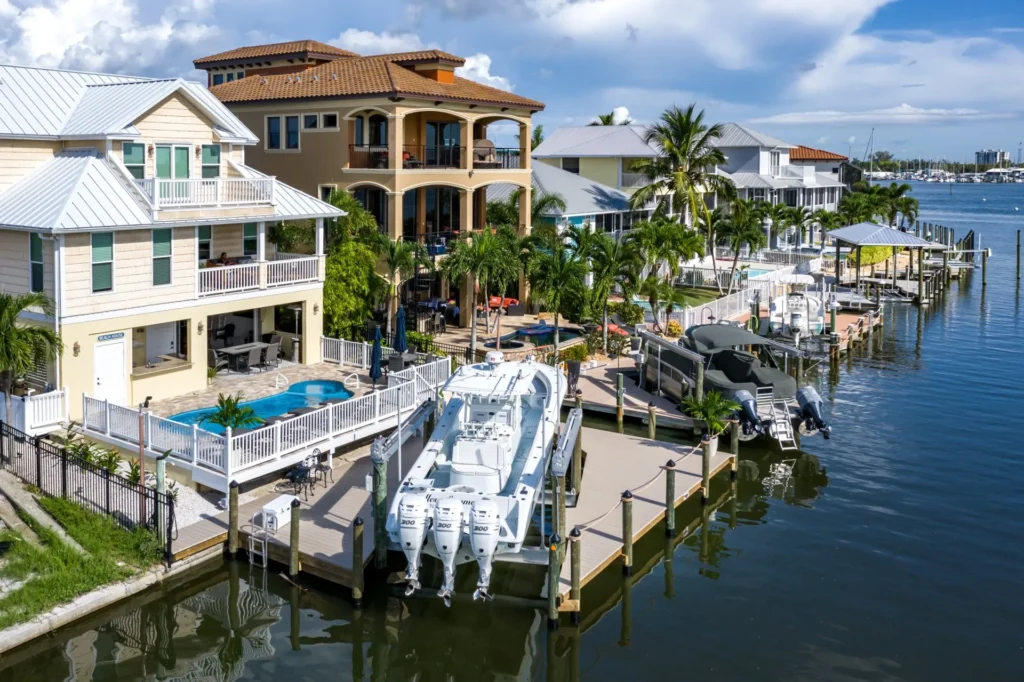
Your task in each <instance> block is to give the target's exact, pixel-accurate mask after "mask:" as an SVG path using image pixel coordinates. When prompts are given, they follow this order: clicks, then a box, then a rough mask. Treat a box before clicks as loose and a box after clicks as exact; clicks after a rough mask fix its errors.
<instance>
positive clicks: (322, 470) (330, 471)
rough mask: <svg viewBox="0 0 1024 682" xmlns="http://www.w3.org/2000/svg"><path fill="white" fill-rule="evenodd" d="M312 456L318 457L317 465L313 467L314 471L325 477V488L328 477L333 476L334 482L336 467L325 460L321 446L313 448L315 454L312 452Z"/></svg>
mask: <svg viewBox="0 0 1024 682" xmlns="http://www.w3.org/2000/svg"><path fill="white" fill-rule="evenodd" d="M311 457H315V458H316V466H315V467H313V473H314V474H316V475H317V476H318V477H320V478H321V479H323V482H324V488H326V487H327V477H328V476H330V477H331V483H334V468H333V467H331V465H330V464H328V463H327V462H326V461H324V459H323V453H322V452H320V449H319V448H315V449H314V450H313V454H312V456H311Z"/></svg>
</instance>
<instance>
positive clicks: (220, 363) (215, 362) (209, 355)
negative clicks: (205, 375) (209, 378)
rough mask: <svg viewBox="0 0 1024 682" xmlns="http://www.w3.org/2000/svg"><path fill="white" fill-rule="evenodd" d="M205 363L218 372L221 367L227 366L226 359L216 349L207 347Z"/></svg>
mask: <svg viewBox="0 0 1024 682" xmlns="http://www.w3.org/2000/svg"><path fill="white" fill-rule="evenodd" d="M206 364H207V366H209V367H210V368H211V369H212V370H213V371H214V372H219V371H220V370H222V369H224V368H225V367H227V366H228V359H227V358H225V357H221V356H220V355H218V354H217V351H215V350H214V349H212V348H207V349H206Z"/></svg>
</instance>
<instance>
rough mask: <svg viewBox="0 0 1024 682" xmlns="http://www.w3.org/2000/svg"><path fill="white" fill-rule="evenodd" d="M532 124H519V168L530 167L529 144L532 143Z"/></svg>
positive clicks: (530, 150)
mask: <svg viewBox="0 0 1024 682" xmlns="http://www.w3.org/2000/svg"><path fill="white" fill-rule="evenodd" d="M532 137H533V124H528V123H520V124H519V159H520V161H519V165H520V167H521V168H529V167H530V153H531V152H532V151H533V150H532V149H530V144H531V143H532V142H533V139H532Z"/></svg>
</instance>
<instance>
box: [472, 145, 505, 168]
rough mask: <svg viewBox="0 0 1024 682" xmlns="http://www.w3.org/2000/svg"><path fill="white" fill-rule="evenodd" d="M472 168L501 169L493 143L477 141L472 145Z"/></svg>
mask: <svg viewBox="0 0 1024 682" xmlns="http://www.w3.org/2000/svg"><path fill="white" fill-rule="evenodd" d="M473 168H501V161H499V160H498V155H497V153H496V152H495V149H494V143H493V142H491V141H490V140H477V141H476V142H474V143H473Z"/></svg>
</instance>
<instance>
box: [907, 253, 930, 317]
mask: <svg viewBox="0 0 1024 682" xmlns="http://www.w3.org/2000/svg"><path fill="white" fill-rule="evenodd" d="M911 258H913V256H911ZM917 303H918V305H924V304H925V303H927V299H925V297H924V249H923V248H921V249H918V250H917Z"/></svg>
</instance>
